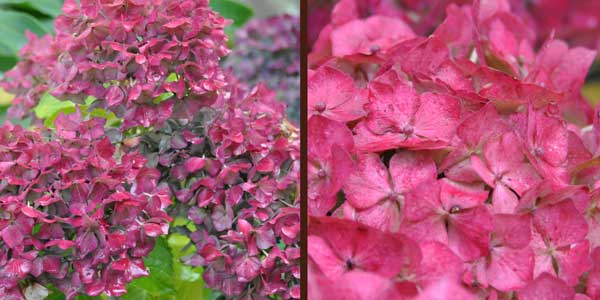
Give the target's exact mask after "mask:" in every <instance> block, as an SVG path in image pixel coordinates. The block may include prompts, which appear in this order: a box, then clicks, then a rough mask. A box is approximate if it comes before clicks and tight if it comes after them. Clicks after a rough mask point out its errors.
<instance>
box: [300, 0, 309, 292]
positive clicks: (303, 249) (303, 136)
mask: <svg viewBox="0 0 600 300" xmlns="http://www.w3.org/2000/svg"><path fill="white" fill-rule="evenodd" d="M307 11H308V4H307V0H300V99H301V100H300V101H301V103H300V223H301V230H300V253H301V257H300V295H301V299H308V205H307V204H308V202H307V195H306V191H307V190H308V176H307V166H308V165H307V149H308V148H307V146H308V137H307V131H306V129H307V123H308V122H307V120H308V109H307V107H308V104H307V103H308V100H307V96H308V94H307V91H308V89H307V82H306V80H307V78H308V77H307V75H308V61H307V57H308V30H307Z"/></svg>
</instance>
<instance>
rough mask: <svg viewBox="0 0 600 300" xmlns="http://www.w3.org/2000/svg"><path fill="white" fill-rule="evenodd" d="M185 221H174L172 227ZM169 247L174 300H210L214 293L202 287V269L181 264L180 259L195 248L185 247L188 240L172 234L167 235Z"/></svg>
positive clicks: (182, 236)
mask: <svg viewBox="0 0 600 300" xmlns="http://www.w3.org/2000/svg"><path fill="white" fill-rule="evenodd" d="M186 223H188V222H187V221H186V220H185V219H180V218H178V219H175V222H174V224H173V225H185V224H186ZM168 242H169V246H170V247H171V250H172V251H173V269H174V270H175V274H176V279H175V289H176V290H177V295H176V297H177V298H176V299H177V300H179V299H182V300H195V299H212V298H213V297H212V295H213V294H214V292H213V291H212V290H211V289H209V288H206V287H205V286H204V281H203V280H202V272H203V269H202V268H192V267H190V266H187V265H184V264H183V263H181V257H182V256H185V255H188V254H190V253H193V252H195V251H196V248H195V247H193V246H192V247H187V246H188V244H189V243H190V239H189V238H188V237H187V236H184V235H181V234H176V233H172V234H171V235H169V239H168Z"/></svg>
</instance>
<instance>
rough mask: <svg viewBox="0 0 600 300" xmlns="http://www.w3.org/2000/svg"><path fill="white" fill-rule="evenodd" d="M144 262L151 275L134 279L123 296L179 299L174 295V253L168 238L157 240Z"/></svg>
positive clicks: (138, 299)
mask: <svg viewBox="0 0 600 300" xmlns="http://www.w3.org/2000/svg"><path fill="white" fill-rule="evenodd" d="M144 263H145V264H146V267H147V268H148V270H149V271H150V276H148V277H142V278H138V279H136V280H134V281H132V282H131V283H130V284H129V285H128V286H127V290H128V293H127V294H126V295H125V296H123V297H122V298H123V299H124V300H127V299H130V300H150V299H152V300H154V299H156V300H158V299H161V300H162V299H164V300H168V299H173V300H174V299H177V298H175V297H174V296H172V295H175V286H174V285H173V283H174V282H173V278H174V275H175V272H174V268H173V255H172V254H171V249H170V247H169V245H168V243H167V240H166V239H164V238H159V239H157V240H156V245H155V246H154V250H152V252H151V253H150V255H149V256H148V257H147V258H146V259H145V260H144ZM168 295H171V296H168Z"/></svg>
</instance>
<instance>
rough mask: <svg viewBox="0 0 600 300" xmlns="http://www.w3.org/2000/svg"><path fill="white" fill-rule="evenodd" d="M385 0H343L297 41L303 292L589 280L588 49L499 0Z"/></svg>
mask: <svg viewBox="0 0 600 300" xmlns="http://www.w3.org/2000/svg"><path fill="white" fill-rule="evenodd" d="M406 2H411V1H406ZM425 2H427V1H425ZM447 2H454V1H447ZM466 2H470V1H466ZM395 3H397V2H394V1H384V0H381V1H377V0H375V1H354V0H342V1H339V2H338V3H337V4H336V6H335V7H334V8H333V9H332V11H331V19H330V23H329V24H327V25H326V26H325V27H324V28H323V30H322V31H321V32H320V35H319V38H318V39H317V42H316V43H315V45H314V47H313V51H312V52H311V53H310V55H309V67H310V68H311V70H310V71H309V76H308V78H309V79H308V80H309V83H308V86H309V112H308V113H309V120H308V135H309V137H308V140H309V149H308V166H309V168H308V171H309V172H308V178H309V185H312V186H309V192H308V199H309V203H308V210H309V214H311V217H310V222H309V249H308V251H309V274H310V275H309V279H308V281H309V294H311V295H312V296H314V297H315V299H354V298H356V299H375V298H377V299H378V298H386V299H387V298H390V299H392V298H393V299H446V298H447V294H444V292H448V293H452V294H453V295H460V296H456V297H457V298H460V299H512V298H511V297H515V295H516V297H517V298H518V299H521V298H523V299H538V297H542V298H544V297H545V298H548V299H554V298H557V299H594V297H597V295H598V294H599V293H598V290H599V289H598V276H597V275H598V274H597V273H598V272H597V271H598V268H597V266H596V264H597V256H598V255H597V254H598V253H599V252H598V251H599V249H598V246H599V245H600V234H599V232H600V226H599V224H600V222H599V221H598V220H599V219H598V216H599V214H598V201H599V199H600V198H599V197H598V195H600V190H599V189H600V167H599V165H600V164H599V161H600V160H599V156H598V154H599V152H598V145H599V143H598V137H599V136H600V131H599V129H600V126H599V125H598V124H600V123H598V120H599V116H600V114H598V110H596V111H594V109H593V108H592V107H591V106H589V104H587V103H586V102H585V101H584V100H583V98H582V96H581V93H580V90H581V87H582V85H583V82H584V80H585V75H586V73H587V70H588V69H589V67H590V65H591V64H592V62H593V60H594V58H595V56H596V52H595V51H593V50H589V49H586V48H582V47H574V48H570V47H569V46H568V44H567V43H566V42H564V41H562V40H558V39H555V38H554V37H552V36H551V37H549V38H548V40H547V41H545V42H544V44H543V46H542V47H539V48H538V44H539V43H538V41H537V39H538V38H539V37H538V36H537V35H536V32H533V31H532V30H531V29H530V28H528V26H527V24H528V20H524V19H522V18H521V17H520V14H515V13H514V11H515V10H517V9H518V7H516V6H514V5H511V3H509V1H475V2H474V3H473V4H472V5H463V6H459V5H457V4H456V3H450V4H449V5H448V6H446V7H440V6H441V5H439V6H423V7H429V8H431V11H429V12H428V13H427V14H425V19H418V20H415V18H413V17H414V16H415V15H414V10H415V9H416V10H417V11H418V9H419V5H420V4H419V3H417V2H416V1H414V3H413V4H414V5H410V4H406V5H403V6H400V5H396V4H395ZM443 3H446V1H444V2H443ZM388 4H389V5H390V6H386V5H388ZM382 7H387V9H382ZM444 10H445V12H446V14H447V16H446V18H445V19H441V20H439V21H434V20H435V19H436V18H437V17H435V16H437V15H438V14H437V12H440V11H444ZM392 15H397V16H398V17H397V18H396V19H395V21H394V22H387V23H386V22H383V21H382V20H385V19H386V18H389V17H390V16H392ZM442 15H443V13H442V14H440V16H442ZM403 16H404V17H406V16H408V19H405V18H404V17H403ZM411 16H412V17H411ZM417 16H418V17H422V16H423V15H419V14H417ZM370 20H379V21H377V22H380V23H379V24H380V25H381V26H380V27H378V32H376V33H374V34H365V35H363V33H368V32H369V28H370V27H369V26H370V25H369V22H373V21H370ZM427 22H431V24H432V26H437V27H434V28H435V29H434V30H433V32H432V33H431V34H428V35H427V36H418V35H417V33H423V32H424V31H427V30H425V29H424V28H426V27H428V25H422V26H423V27H420V26H421V25H419V24H426V23H427ZM348 24H352V25H348ZM438 25H439V26H438ZM345 26H353V28H354V29H353V30H351V31H348V32H345V31H344V27H345ZM359 27H360V28H359ZM350 32H356V33H358V34H356V35H353V36H351V35H350ZM395 34H397V35H396V36H395V38H388V37H391V36H394V35H395ZM338 35H339V36H338ZM388 35H389V36H388ZM374 237H377V239H375V238H374ZM396 241H397V244H395V243H396ZM311 243H312V244H311ZM390 243H391V244H390ZM403 245H410V246H408V247H409V248H411V249H413V252H407V251H403V250H401V249H404V248H402V247H401V246H403ZM393 247H398V248H393ZM391 249H394V250H391ZM417 250H418V251H417ZM364 251H366V253H368V254H365V253H363V252H364ZM418 253H420V254H418ZM400 262H403V263H406V265H405V266H400V265H396V264H397V263H398V264H399V263H400ZM440 265H443V266H445V268H436V267H438V266H440ZM387 266H394V267H393V268H392V270H388V269H387V268H386V267H387ZM423 270H427V272H425V271H423ZM424 274H430V275H431V276H429V277H428V276H425V275H424ZM323 285H329V286H330V287H323ZM540 295H542V296H540ZM544 295H546V296H544ZM328 297H330V298H328ZM553 297H554V298H553ZM545 298H544V299H545Z"/></svg>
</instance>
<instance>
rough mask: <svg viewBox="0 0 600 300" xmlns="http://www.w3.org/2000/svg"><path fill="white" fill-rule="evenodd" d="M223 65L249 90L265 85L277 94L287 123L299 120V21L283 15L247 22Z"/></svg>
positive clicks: (294, 17)
mask: <svg viewBox="0 0 600 300" xmlns="http://www.w3.org/2000/svg"><path fill="white" fill-rule="evenodd" d="M224 65H225V67H228V68H232V69H233V72H234V74H235V76H236V77H238V78H239V80H240V81H241V82H244V83H246V84H247V85H248V86H249V87H252V86H254V85H256V84H258V83H259V82H264V83H266V84H267V86H268V87H269V88H271V89H273V90H276V91H277V93H278V96H277V97H278V98H279V99H280V100H282V101H283V102H285V103H286V104H287V112H288V115H289V116H290V119H291V120H295V121H296V122H298V121H299V120H300V93H299V92H298V91H299V90H300V18H298V17H297V16H292V15H287V14H286V15H275V16H271V17H268V18H264V19H253V20H250V22H248V23H247V24H246V25H244V27H242V28H240V29H238V30H237V32H236V38H235V47H234V50H233V52H232V53H231V55H229V56H228V57H227V59H226V60H225V62H224Z"/></svg>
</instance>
